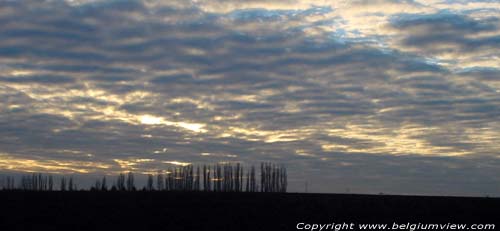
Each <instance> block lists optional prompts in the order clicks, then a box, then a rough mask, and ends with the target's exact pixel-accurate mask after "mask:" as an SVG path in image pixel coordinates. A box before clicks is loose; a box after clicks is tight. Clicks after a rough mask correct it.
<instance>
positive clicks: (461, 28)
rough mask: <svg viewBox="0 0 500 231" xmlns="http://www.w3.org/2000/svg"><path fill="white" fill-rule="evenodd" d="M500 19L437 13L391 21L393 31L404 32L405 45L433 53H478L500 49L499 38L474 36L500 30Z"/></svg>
mask: <svg viewBox="0 0 500 231" xmlns="http://www.w3.org/2000/svg"><path fill="white" fill-rule="evenodd" d="M499 23H500V19H499V18H498V17H490V18H486V19H481V20H479V19H474V18H471V17H469V16H467V15H462V14H455V13H450V12H446V11H445V12H439V13H436V14H424V15H422V14H413V15H411V14H410V15H409V14H402V15H399V16H394V17H393V18H392V19H391V27H392V28H393V29H396V30H399V31H401V32H404V34H405V35H404V36H403V38H402V40H401V41H400V42H401V44H402V45H403V46H407V47H411V48H418V49H421V50H422V51H423V52H429V53H430V54H441V53H453V52H457V51H461V52H466V53H468V52H478V50H485V49H498V48H499V47H498V44H499V43H498V41H499V38H500V37H498V35H484V36H479V37H474V36H473V35H477V34H481V33H487V32H495V31H498V29H499V28H498V25H499Z"/></svg>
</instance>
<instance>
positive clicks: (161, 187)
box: [1, 163, 288, 192]
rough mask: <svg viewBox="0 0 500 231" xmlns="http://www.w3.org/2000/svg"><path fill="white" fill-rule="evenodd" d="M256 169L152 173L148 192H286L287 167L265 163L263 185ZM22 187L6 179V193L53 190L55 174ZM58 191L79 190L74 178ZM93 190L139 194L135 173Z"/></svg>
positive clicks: (184, 168)
mask: <svg viewBox="0 0 500 231" xmlns="http://www.w3.org/2000/svg"><path fill="white" fill-rule="evenodd" d="M256 174H257V173H256V168H255V166H251V167H249V168H247V169H244V168H243V166H242V165H241V164H240V163H236V164H215V165H203V166H196V167H195V166H193V165H188V166H181V167H175V168H169V169H167V170H166V172H165V173H163V172H158V173H157V174H156V175H153V174H149V175H148V177H147V181H146V185H145V186H144V187H143V188H142V190H146V191H207V192H259V191H260V192H286V189H287V184H288V182H287V171H286V168H285V167H284V166H283V165H277V164H273V163H261V165H260V184H258V183H257V178H256ZM20 180H21V181H20V182H19V184H17V185H16V184H15V179H14V178H13V177H10V176H7V177H6V178H4V180H3V182H1V183H2V188H3V189H4V190H29V191H53V190H56V187H55V186H54V179H53V177H52V176H51V175H42V174H40V173H38V174H32V175H25V176H22V177H21V179H20ZM58 183H59V187H58V189H59V190H61V191H74V190H77V185H76V184H75V182H74V180H73V177H69V178H66V177H61V178H60V181H59V182H58ZM90 190H93V191H108V190H112V191H135V190H137V188H136V185H135V176H134V173H132V172H129V173H127V174H124V173H122V174H119V175H118V176H117V178H116V180H115V181H114V182H113V183H112V185H111V187H108V183H107V179H106V177H103V178H102V179H99V180H96V181H95V183H94V184H93V185H92V186H91V188H90Z"/></svg>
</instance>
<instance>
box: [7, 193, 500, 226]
mask: <svg viewBox="0 0 500 231" xmlns="http://www.w3.org/2000/svg"><path fill="white" fill-rule="evenodd" d="M0 210H1V212H0V230H1V231H3V230H104V229H105V230H131V229H132V230H296V229H295V227H296V225H297V223H299V222H305V223H332V222H335V223H342V222H346V223H351V222H354V223H357V224H359V223H388V224H391V225H392V224H393V222H398V223H406V222H411V223H419V222H420V223H431V222H433V223H489V224H495V225H496V226H497V229H498V228H500V227H499V226H500V218H499V217H500V198H466V197H423V196H389V195H344V194H296V193H288V194H280V193H200V192H7V191H2V192H0Z"/></svg>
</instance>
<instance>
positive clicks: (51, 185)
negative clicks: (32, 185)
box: [49, 175, 54, 191]
mask: <svg viewBox="0 0 500 231" xmlns="http://www.w3.org/2000/svg"><path fill="white" fill-rule="evenodd" d="M52 190H54V179H52V175H50V176H49V191H52Z"/></svg>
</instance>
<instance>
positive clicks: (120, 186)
mask: <svg viewBox="0 0 500 231" xmlns="http://www.w3.org/2000/svg"><path fill="white" fill-rule="evenodd" d="M116 189H117V190H120V191H125V189H126V188H125V174H123V173H120V175H118V178H117V179H116Z"/></svg>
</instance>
